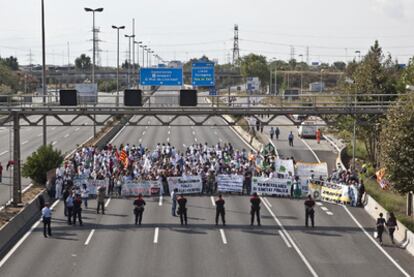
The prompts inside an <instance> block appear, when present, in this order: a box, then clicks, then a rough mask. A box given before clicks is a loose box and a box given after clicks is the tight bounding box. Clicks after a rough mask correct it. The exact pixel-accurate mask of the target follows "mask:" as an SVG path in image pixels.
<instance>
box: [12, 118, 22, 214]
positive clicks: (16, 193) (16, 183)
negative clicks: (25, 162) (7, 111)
mask: <svg viewBox="0 0 414 277" xmlns="http://www.w3.org/2000/svg"><path fill="white" fill-rule="evenodd" d="M13 161H14V165H13V206H15V207H16V206H18V205H19V204H20V203H22V182H21V176H20V175H21V168H20V166H21V164H20V162H21V161H20V114H19V113H18V112H13Z"/></svg>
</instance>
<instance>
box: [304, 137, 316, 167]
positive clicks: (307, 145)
mask: <svg viewBox="0 0 414 277" xmlns="http://www.w3.org/2000/svg"><path fill="white" fill-rule="evenodd" d="M300 139H301V141H302V142H303V144H305V145H306V147H308V149H309V151H311V153H312V154H313V156H314V157H315V159H316V160H317V161H318V163H320V162H321V160H320V159H319V157H318V155H316V153H315V151H313V149H312V148H311V147H310V145H309V144H308V143H307V142H306V141H305V140H304V139H303V138H300Z"/></svg>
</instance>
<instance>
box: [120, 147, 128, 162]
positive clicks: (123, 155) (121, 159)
mask: <svg viewBox="0 0 414 277" xmlns="http://www.w3.org/2000/svg"><path fill="white" fill-rule="evenodd" d="M126 159H128V156H127V153H126V152H125V150H122V151H121V155H120V156H119V161H120V162H122V163H123V164H125V160H126Z"/></svg>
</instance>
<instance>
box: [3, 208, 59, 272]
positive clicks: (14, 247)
mask: <svg viewBox="0 0 414 277" xmlns="http://www.w3.org/2000/svg"><path fill="white" fill-rule="evenodd" d="M59 201H60V200H57V201H56V202H55V203H53V205H52V206H51V207H50V209H52V210H53V209H54V208H55V207H56V205H57V204H58V203H59ZM40 222H42V219H39V220H38V221H36V222H35V223H34V224H33V225H32V227H31V228H30V230H29V231H27V233H26V234H24V236H23V237H22V238H21V239H20V240H19V241H18V242H17V243H16V244H15V245H14V246H13V248H12V249H10V251H9V252H8V253H7V254H6V256H4V257H3V259H2V260H1V261H0V268H1V267H2V266H3V265H4V264H5V263H6V262H7V260H8V259H10V257H11V256H12V255H13V254H14V252H16V250H17V249H18V248H19V247H20V245H22V244H23V242H24V241H25V240H26V239H27V238H28V237H29V236H30V234H31V233H32V232H33V231H34V229H36V228H37V226H39V224H40Z"/></svg>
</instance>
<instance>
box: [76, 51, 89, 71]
mask: <svg viewBox="0 0 414 277" xmlns="http://www.w3.org/2000/svg"><path fill="white" fill-rule="evenodd" d="M75 67H76V69H79V70H82V71H86V70H89V69H91V68H92V63H91V57H89V56H86V55H85V54H81V55H80V56H79V57H78V58H76V59H75Z"/></svg>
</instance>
